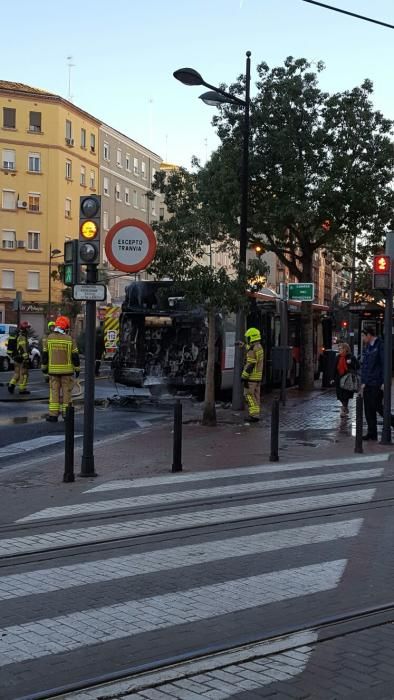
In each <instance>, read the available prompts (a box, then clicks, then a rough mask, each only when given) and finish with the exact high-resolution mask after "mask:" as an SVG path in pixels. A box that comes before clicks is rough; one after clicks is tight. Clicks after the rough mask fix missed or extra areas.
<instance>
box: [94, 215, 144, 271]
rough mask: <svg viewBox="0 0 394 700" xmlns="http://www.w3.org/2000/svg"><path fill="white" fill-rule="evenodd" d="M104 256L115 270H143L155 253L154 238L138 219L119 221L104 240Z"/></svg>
mask: <svg viewBox="0 0 394 700" xmlns="http://www.w3.org/2000/svg"><path fill="white" fill-rule="evenodd" d="M105 253H106V256H107V258H108V260H109V262H110V263H111V265H113V266H114V267H115V268H116V269H117V270H122V271H123V272H139V271H140V270H145V268H146V267H148V265H149V263H151V262H152V260H153V258H154V257H155V253H156V237H155V234H154V233H153V230H152V229H151V227H150V226H148V224H145V223H144V222H143V221H139V220H138V219H124V221H119V222H118V223H117V224H115V226H112V228H111V229H110V230H109V231H108V233H107V237H106V239H105Z"/></svg>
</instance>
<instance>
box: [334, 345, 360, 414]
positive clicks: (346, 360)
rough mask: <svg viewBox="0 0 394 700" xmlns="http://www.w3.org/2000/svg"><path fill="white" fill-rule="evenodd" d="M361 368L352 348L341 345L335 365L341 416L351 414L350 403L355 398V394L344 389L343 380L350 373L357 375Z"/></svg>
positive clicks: (336, 387) (335, 380) (335, 379)
mask: <svg viewBox="0 0 394 700" xmlns="http://www.w3.org/2000/svg"><path fill="white" fill-rule="evenodd" d="M358 368H359V363H358V360H357V359H356V358H355V357H354V355H352V353H351V351H350V346H349V345H348V344H347V343H341V345H340V346H339V349H338V357H337V361H336V365H335V374H334V382H335V389H336V394H337V399H338V401H340V402H341V404H342V408H341V416H347V415H348V413H349V406H348V404H349V401H350V399H352V398H353V396H354V392H353V391H348V390H347V389H342V387H341V379H342V377H343V376H344V375H345V374H348V372H353V373H356V372H357V370H358Z"/></svg>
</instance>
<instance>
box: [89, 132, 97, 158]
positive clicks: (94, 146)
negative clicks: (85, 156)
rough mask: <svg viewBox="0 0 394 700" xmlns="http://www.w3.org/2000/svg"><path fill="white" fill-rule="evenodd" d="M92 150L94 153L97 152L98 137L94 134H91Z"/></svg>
mask: <svg viewBox="0 0 394 700" xmlns="http://www.w3.org/2000/svg"><path fill="white" fill-rule="evenodd" d="M90 150H91V152H92V153H95V152H96V136H95V135H94V134H90Z"/></svg>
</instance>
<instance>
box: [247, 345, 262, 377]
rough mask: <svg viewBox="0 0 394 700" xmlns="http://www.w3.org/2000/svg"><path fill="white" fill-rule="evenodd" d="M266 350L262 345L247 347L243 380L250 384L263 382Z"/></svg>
mask: <svg viewBox="0 0 394 700" xmlns="http://www.w3.org/2000/svg"><path fill="white" fill-rule="evenodd" d="M263 364H264V350H263V348H262V346H261V345H260V343H253V345H248V346H247V353H246V361H245V366H244V368H243V372H242V379H247V380H249V381H250V382H261V380H262V378H263Z"/></svg>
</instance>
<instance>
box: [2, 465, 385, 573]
mask: <svg viewBox="0 0 394 700" xmlns="http://www.w3.org/2000/svg"><path fill="white" fill-rule="evenodd" d="M392 481H394V479H388V480H371V481H362V482H354V483H351V484H350V483H349V484H346V488H349V489H352V488H353V489H354V488H357V487H360V486H364V487H365V488H366V490H368V488H367V487H371V486H374V485H377V484H382V483H383V484H384V483H386V482H392ZM315 491H319V495H321V493H320V492H324V493H326V492H327V491H328V492H336V491H338V487H327V488H325V489H322V488H321V487H320V488H319V489H317V488H310V489H307V490H306V491H302V492H301V491H300V490H298V491H292V492H288V491H287V492H284V491H280V492H275V494H274V492H270V493H269V494H267V493H266V492H265V493H264V499H266V498H272V497H273V495H275V496H279V497H280V496H281V495H283V496H286V497H288V496H289V495H299V494H300V493H302V495H303V496H305V495H307V494H308V493H312V492H315ZM257 499H258V494H253V495H251V496H241V497H237V498H236V499H234V500H233V499H229V498H228V497H227V498H226V499H222V498H221V499H217V500H214V501H213V500H208V501H199V502H195V501H193V502H189V503H179V504H171V505H168V506H164V505H163V506H161V507H158V508H155V514H156V513H158V512H160V514H161V515H162V516H163V514H164V513H168V512H170V515H174V511H175V514H177V513H181V512H183V511H186V512H187V513H193V512H194V511H196V510H197V509H198V508H201V507H207V506H213V508H212V511H213V512H214V506H215V505H218V504H219V505H221V504H222V503H226V504H228V502H229V501H231V505H235V504H236V503H240V504H241V505H242V504H244V503H245V502H248V501H256V500H257ZM393 506H394V494H393V496H388V497H385V498H377V499H374V500H373V501H370V500H369V499H368V500H365V502H360V501H354V502H350V503H346V504H341V505H332V506H329V505H325V506H323V507H320V508H319V507H316V508H311V506H310V505H306V506H305V508H304V509H301V510H294V511H288V512H286V513H285V514H283V513H280V514H264V515H260V516H258V515H252V516H251V517H249V518H242V519H240V518H234V519H233V520H223V521H216V522H208V523H203V524H201V523H198V524H196V525H195V526H191V525H188V526H187V527H185V526H184V525H182V524H181V525H180V526H179V527H171V528H168V529H165V528H163V529H162V530H155V531H154V532H143V533H138V532H135V533H132V534H127V535H119V536H117V537H108V538H101V539H100V538H99V539H95V540H91V541H87V542H74V543H73V544H64V545H59V546H53V547H52V546H51V547H42V548H40V549H36V550H34V551H32V552H30V553H26V552H15V553H12V554H0V570H1V569H3V568H6V567H9V566H11V565H12V566H13V565H25V564H29V563H45V562H48V561H53V560H56V559H59V558H60V559H62V558H64V559H65V558H69V557H73V556H80V555H84V554H94V553H96V552H98V551H101V552H102V551H103V550H104V549H105V551H111V550H114V549H125V548H130V547H134V546H135V547H140V546H144V545H147V546H150V545H152V544H154V545H157V544H160V545H163V544H164V543H167V542H171V541H172V540H175V539H177V538H178V537H179V533H180V532H182V539H184V540H185V539H189V538H193V537H198V536H207V535H210V534H212V533H217V532H218V531H219V532H220V534H221V535H223V534H225V533H230V532H234V530H240V531H244V530H247V529H251V528H258V527H261V526H265V525H266V526H269V527H271V526H275V525H280V526H283V525H287V524H289V525H291V524H292V523H294V522H299V521H302V522H308V521H311V520H315V519H319V518H327V517H329V518H333V517H338V518H341V517H349V514H354V515H357V514H359V513H365V512H368V511H374V510H379V509H383V508H392V507H393ZM141 515H146V510H143V511H141V510H136V509H132V510H122V511H112V512H110V513H108V512H107V513H104V514H100V513H95V514H92V515H85V516H83V518H77V519H75V518H74V517H73V518H72V519H70V518H69V519H68V520H67V521H65V519H64V518H60V519H56V520H52V519H51V520H45V521H44V520H41V521H40V522H34V523H20V524H19V529H18V524H17V525H16V526H13V527H12V526H9V527H10V528H11V527H12V533H13V535H14V536H15V535H16V533H17V535H16V536H17V537H30V536H31V535H32V531H33V532H37V531H42V530H44V531H45V532H46V533H47V532H48V526H50V528H51V531H54V533H56V532H58V531H59V530H58V529H59V527H60V528H64V527H65V526H66V525H67V529H68V530H72V529H73V528H77V529H78V530H79V531H80V530H81V528H82V527H83V526H85V527H88V526H89V525H93V526H94V525H95V524H96V523H97V522H98V521H99V522H100V524H102V523H103V521H105V522H113V521H114V520H115V521H117V522H119V523H122V521H124V520H125V519H127V518H130V517H133V518H135V519H136V520H137V519H138V516H141ZM149 517H150V515H149V516H148V518H147V519H149ZM130 522H131V523H132V521H130ZM8 531H9V529H8V526H7V528H4V529H3V528H1V529H0V534H2V533H4V532H8ZM23 533H27V534H25V535H24V534H23ZM38 534H40V532H38ZM1 541H2V540H1V539H0V546H1Z"/></svg>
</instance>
